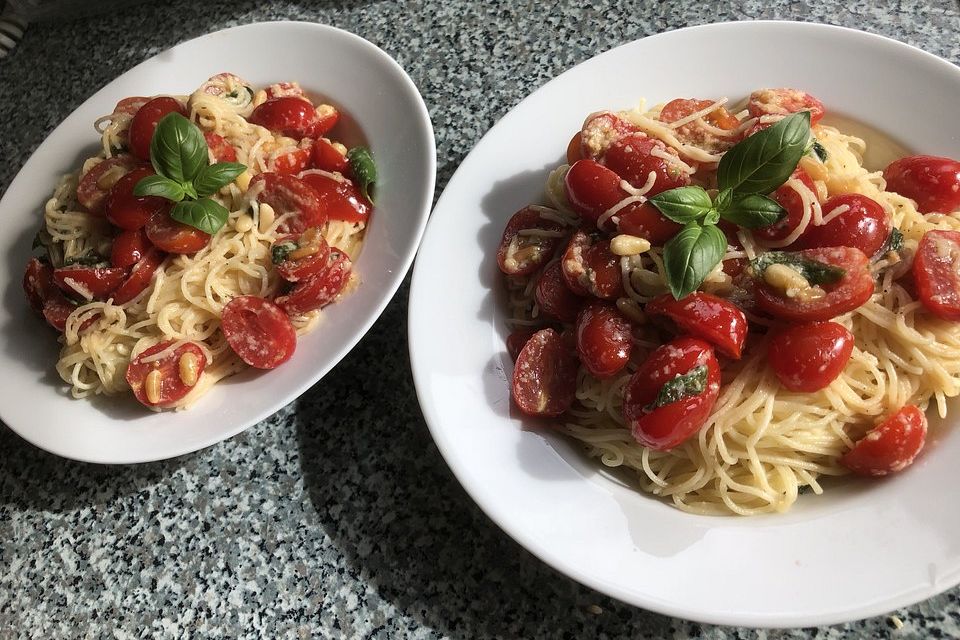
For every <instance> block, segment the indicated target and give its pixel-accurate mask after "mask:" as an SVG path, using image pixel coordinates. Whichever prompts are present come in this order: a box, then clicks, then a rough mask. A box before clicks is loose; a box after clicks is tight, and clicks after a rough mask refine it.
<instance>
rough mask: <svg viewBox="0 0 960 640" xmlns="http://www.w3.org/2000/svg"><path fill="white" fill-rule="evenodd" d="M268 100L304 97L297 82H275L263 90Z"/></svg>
mask: <svg viewBox="0 0 960 640" xmlns="http://www.w3.org/2000/svg"><path fill="white" fill-rule="evenodd" d="M264 91H265V93H266V94H267V97H268V98H283V97H286V96H300V97H305V96H304V93H303V89H301V88H300V84H299V83H297V82H277V83H276V84H272V85H270V86H269V87H267V88H266V89H265V90H264Z"/></svg>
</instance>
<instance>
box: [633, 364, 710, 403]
mask: <svg viewBox="0 0 960 640" xmlns="http://www.w3.org/2000/svg"><path fill="white" fill-rule="evenodd" d="M706 388H707V365H705V364H699V365H697V366H695V367H694V368H693V369H690V371H688V372H687V373H685V374H683V375H681V376H677V377H676V378H674V379H673V380H669V381H667V382H666V383H665V384H664V385H663V386H662V387H660V392H659V393H658V394H657V399H656V400H654V401H653V402H652V403H651V404H650V405H648V407H647V409H648V410H650V411H653V410H654V409H657V408H659V407H662V406H664V405H667V404H671V403H674V402H677V401H678V400H683V399H684V398H689V397H691V396H696V395H699V394H701V393H703V390H704V389H706Z"/></svg>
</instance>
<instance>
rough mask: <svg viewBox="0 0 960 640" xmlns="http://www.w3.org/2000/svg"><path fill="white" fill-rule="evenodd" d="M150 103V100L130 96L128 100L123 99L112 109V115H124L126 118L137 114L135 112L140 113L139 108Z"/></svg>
mask: <svg viewBox="0 0 960 640" xmlns="http://www.w3.org/2000/svg"><path fill="white" fill-rule="evenodd" d="M148 102H150V98H145V97H143V96H130V97H129V98H124V99H123V100H121V101H120V102H118V103H117V106H115V107H114V108H113V112H114V113H125V114H127V115H128V116H133V115H136V114H137V111H140V107H142V106H143V105H145V104H147V103H148Z"/></svg>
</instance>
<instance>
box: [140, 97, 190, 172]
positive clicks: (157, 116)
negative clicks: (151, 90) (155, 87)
mask: <svg viewBox="0 0 960 640" xmlns="http://www.w3.org/2000/svg"><path fill="white" fill-rule="evenodd" d="M171 113H179V114H180V115H182V116H186V115H187V114H186V111H185V110H184V108H183V105H182V104H180V103H179V102H178V101H177V100H176V99H174V98H171V97H170V96H160V97H159V98H154V99H152V100H150V101H149V102H147V103H146V104H144V105H143V106H142V107H140V109H139V110H138V111H137V115H135V116H133V120H132V121H131V122H130V134H129V136H130V138H129V139H130V153H132V154H133V155H135V156H136V157H138V158H140V159H141V160H149V159H150V141H151V140H152V139H153V132H154V131H156V130H157V123H158V122H160V120H161V119H162V118H163V117H164V116H166V115H169V114H171Z"/></svg>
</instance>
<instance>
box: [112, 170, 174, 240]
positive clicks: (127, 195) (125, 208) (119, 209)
mask: <svg viewBox="0 0 960 640" xmlns="http://www.w3.org/2000/svg"><path fill="white" fill-rule="evenodd" d="M152 175H154V172H153V169H151V168H149V167H140V168H139V169H134V170H133V171H131V172H130V173H128V174H127V175H125V176H123V177H122V178H120V179H119V180H117V183H116V184H115V185H113V187H111V189H110V193H108V194H107V199H106V204H105V207H106V213H107V220H109V221H110V222H111V223H112V224H113V225H115V226H117V227H120V228H121V229H126V230H128V231H136V230H137V229H139V228H141V227H142V226H144V225H145V224H147V222H148V221H149V220H150V218H151V217H153V215H154V214H155V213H157V212H159V211H167V210H169V208H170V206H171V203H170V201H169V200H165V199H164V198H160V197H157V196H135V195H133V189H134V187H136V186H137V183H138V182H140V181H141V180H142V179H143V178H146V177H147V176H152Z"/></svg>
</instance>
